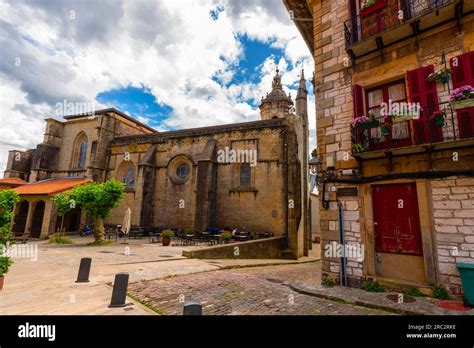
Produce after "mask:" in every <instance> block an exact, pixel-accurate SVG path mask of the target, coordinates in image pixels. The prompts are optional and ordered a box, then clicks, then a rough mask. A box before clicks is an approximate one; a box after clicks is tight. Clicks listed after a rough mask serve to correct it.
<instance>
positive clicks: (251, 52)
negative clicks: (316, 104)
mask: <svg viewBox="0 0 474 348" xmlns="http://www.w3.org/2000/svg"><path fill="white" fill-rule="evenodd" d="M221 11H223V8H222V10H221ZM214 16H215V15H214ZM236 39H237V40H238V41H239V43H240V45H241V47H242V54H241V57H240V58H239V59H237V60H235V62H234V63H232V64H230V65H229V67H230V70H232V73H233V77H232V78H231V79H230V80H229V81H223V80H222V79H220V78H219V76H218V75H214V76H213V77H212V80H213V81H215V82H217V83H218V84H219V85H221V86H222V87H229V86H230V85H240V84H243V83H250V84H258V83H259V81H260V80H261V78H262V76H261V71H260V70H261V68H262V65H263V63H264V62H265V61H266V60H268V59H273V60H274V61H280V59H282V58H284V57H285V50H284V48H279V47H275V45H274V44H275V42H274V40H271V41H268V42H262V41H259V40H256V39H252V38H249V37H248V36H247V35H242V36H238V35H237V36H236ZM222 59H223V58H222ZM223 60H224V59H223ZM288 69H289V70H291V69H293V64H292V62H291V61H290V62H288ZM270 87H271V86H268V88H269V89H270ZM290 87H292V88H297V83H296V82H295V83H294V84H292V85H291V86H290ZM308 89H310V88H309V86H308ZM268 91H269V90H268ZM310 93H312V90H310ZM293 96H294V94H293ZM208 99H212V97H211V98H208ZM96 100H97V101H99V102H100V103H103V104H106V105H109V106H112V107H115V108H117V109H119V110H121V111H123V112H126V113H127V114H129V115H131V116H135V117H139V116H141V117H145V118H146V121H147V123H148V124H149V125H150V126H152V127H161V128H163V121H165V120H166V119H169V118H171V117H173V107H172V106H170V105H167V104H165V103H159V102H157V100H156V98H155V96H153V94H152V93H151V91H150V89H148V88H146V87H139V88H137V87H131V86H127V87H121V88H117V89H112V90H109V91H104V92H101V93H99V94H98V95H97V97H96ZM238 100H239V101H241V102H245V103H248V104H250V105H252V107H254V108H257V107H258V104H259V103H258V100H253V99H251V98H249V99H245V98H242V97H239V98H238ZM165 128H167V129H175V128H179V127H165Z"/></svg>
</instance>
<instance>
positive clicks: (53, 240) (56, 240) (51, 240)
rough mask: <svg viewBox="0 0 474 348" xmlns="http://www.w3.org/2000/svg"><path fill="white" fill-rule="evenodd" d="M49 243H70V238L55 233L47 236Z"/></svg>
mask: <svg viewBox="0 0 474 348" xmlns="http://www.w3.org/2000/svg"><path fill="white" fill-rule="evenodd" d="M48 243H49V244H72V243H73V242H72V240H70V239H69V238H66V237H63V236H61V235H59V234H55V235H53V236H51V237H49V242H48Z"/></svg>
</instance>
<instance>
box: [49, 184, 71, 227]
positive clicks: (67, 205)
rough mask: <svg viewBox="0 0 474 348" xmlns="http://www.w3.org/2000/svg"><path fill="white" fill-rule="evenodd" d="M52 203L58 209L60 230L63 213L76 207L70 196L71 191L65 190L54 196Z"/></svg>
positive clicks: (62, 222)
mask: <svg viewBox="0 0 474 348" xmlns="http://www.w3.org/2000/svg"><path fill="white" fill-rule="evenodd" d="M54 205H55V206H56V208H57V209H58V216H61V231H62V230H63V225H64V215H66V214H67V213H68V212H69V211H71V209H74V208H75V207H76V201H75V200H74V199H72V198H71V193H70V192H69V191H67V192H64V193H59V194H57V195H55V196H54Z"/></svg>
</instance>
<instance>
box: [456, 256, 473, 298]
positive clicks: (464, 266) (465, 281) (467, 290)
mask: <svg viewBox="0 0 474 348" xmlns="http://www.w3.org/2000/svg"><path fill="white" fill-rule="evenodd" d="M457 268H458V271H459V274H460V275H461V282H462V288H463V292H464V305H465V306H466V307H468V306H469V307H474V264H470V263H458V264H457Z"/></svg>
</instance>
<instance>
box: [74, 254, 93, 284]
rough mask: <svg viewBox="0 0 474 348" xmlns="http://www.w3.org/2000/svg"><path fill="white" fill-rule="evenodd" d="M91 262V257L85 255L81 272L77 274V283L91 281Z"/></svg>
mask: <svg viewBox="0 0 474 348" xmlns="http://www.w3.org/2000/svg"><path fill="white" fill-rule="evenodd" d="M91 262H92V259H91V258H90V257H84V258H82V259H81V264H80V266H79V273H78V274H77V280H76V283H88V282H89V273H90V271H91Z"/></svg>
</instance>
